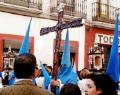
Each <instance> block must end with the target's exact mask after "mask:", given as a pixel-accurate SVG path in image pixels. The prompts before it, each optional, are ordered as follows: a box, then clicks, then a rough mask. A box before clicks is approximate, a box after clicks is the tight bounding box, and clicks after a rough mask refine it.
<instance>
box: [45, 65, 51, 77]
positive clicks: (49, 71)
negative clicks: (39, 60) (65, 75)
mask: <svg viewBox="0 0 120 95" xmlns="http://www.w3.org/2000/svg"><path fill="white" fill-rule="evenodd" d="M46 69H47V71H48V73H49V75H52V66H47V68H46Z"/></svg>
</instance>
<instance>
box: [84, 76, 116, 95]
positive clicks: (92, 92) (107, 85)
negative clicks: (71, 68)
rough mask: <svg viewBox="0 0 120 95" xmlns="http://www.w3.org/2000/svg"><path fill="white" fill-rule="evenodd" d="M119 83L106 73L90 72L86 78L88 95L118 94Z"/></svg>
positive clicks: (86, 92)
mask: <svg viewBox="0 0 120 95" xmlns="http://www.w3.org/2000/svg"><path fill="white" fill-rule="evenodd" d="M116 88H117V84H116V83H115V82H114V81H113V80H112V79H111V78H110V77H109V76H108V75H106V74H90V75H88V76H87V78H86V88H85V94H86V95H117V94H116Z"/></svg>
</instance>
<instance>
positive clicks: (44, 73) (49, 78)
mask: <svg viewBox="0 0 120 95" xmlns="http://www.w3.org/2000/svg"><path fill="white" fill-rule="evenodd" d="M40 65H41V67H42V73H43V76H44V88H45V89H48V86H49V84H50V81H51V77H50V75H49V74H48V72H47V70H46V69H45V67H44V66H43V64H42V63H41V62H40Z"/></svg>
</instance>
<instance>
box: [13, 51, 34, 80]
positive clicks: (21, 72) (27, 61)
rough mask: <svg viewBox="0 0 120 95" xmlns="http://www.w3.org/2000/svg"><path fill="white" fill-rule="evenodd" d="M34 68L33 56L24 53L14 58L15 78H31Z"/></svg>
mask: <svg viewBox="0 0 120 95" xmlns="http://www.w3.org/2000/svg"><path fill="white" fill-rule="evenodd" d="M35 68H36V58H35V56H34V55H33V54H29V53H25V54H20V55H18V56H16V58H15V61H14V74H15V76H16V78H18V79H21V78H25V79H27V78H33V77H34V74H35Z"/></svg>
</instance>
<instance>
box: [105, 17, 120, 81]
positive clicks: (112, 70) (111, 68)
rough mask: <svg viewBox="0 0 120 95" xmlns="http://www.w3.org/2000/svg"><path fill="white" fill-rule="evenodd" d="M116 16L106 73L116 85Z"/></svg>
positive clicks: (117, 64)
mask: <svg viewBox="0 0 120 95" xmlns="http://www.w3.org/2000/svg"><path fill="white" fill-rule="evenodd" d="M118 31H119V30H118V16H117V18H116V24H115V31H114V38H113V43H112V47H111V51H110V58H109V63H108V66H107V70H106V73H107V74H108V75H110V77H111V78H112V79H113V80H114V81H115V82H116V83H117V82H119V75H120V73H119V66H120V65H119V53H118V43H119V42H118Z"/></svg>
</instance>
